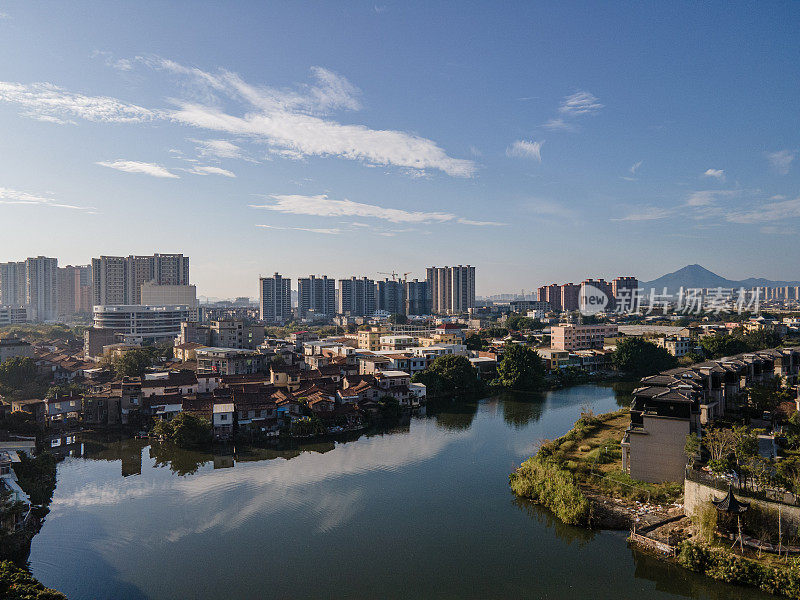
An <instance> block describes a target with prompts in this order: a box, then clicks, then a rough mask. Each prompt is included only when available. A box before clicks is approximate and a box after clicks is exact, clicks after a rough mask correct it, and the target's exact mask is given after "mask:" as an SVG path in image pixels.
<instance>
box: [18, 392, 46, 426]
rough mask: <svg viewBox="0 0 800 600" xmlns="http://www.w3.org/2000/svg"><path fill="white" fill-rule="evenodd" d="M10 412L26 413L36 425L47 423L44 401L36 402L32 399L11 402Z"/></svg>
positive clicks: (36, 400)
mask: <svg viewBox="0 0 800 600" xmlns="http://www.w3.org/2000/svg"><path fill="white" fill-rule="evenodd" d="M11 412H12V413H15V412H25V413H28V414H29V415H30V416H31V417H33V420H34V421H35V422H37V423H42V424H43V423H45V422H46V421H47V405H46V403H45V402H44V400H38V399H34V398H31V399H27V400H12V401H11Z"/></svg>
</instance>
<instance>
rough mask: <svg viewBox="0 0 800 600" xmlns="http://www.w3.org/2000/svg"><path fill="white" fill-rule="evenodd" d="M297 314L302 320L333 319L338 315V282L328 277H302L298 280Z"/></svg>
mask: <svg viewBox="0 0 800 600" xmlns="http://www.w3.org/2000/svg"><path fill="white" fill-rule="evenodd" d="M297 312H298V314H299V316H300V318H301V319H306V318H308V317H310V316H324V317H326V318H331V317H333V316H334V315H335V314H336V280H335V279H332V278H329V277H328V276H327V275H323V276H322V277H315V276H314V275H310V276H309V277H300V278H299V279H298V280H297Z"/></svg>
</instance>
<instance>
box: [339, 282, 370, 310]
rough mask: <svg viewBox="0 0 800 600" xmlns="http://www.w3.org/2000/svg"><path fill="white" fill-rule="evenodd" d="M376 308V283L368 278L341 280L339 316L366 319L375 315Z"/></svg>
mask: <svg viewBox="0 0 800 600" xmlns="http://www.w3.org/2000/svg"><path fill="white" fill-rule="evenodd" d="M376 308H377V306H376V303H375V281H373V280H372V279H369V278H367V277H361V278H358V277H351V278H350V279H340V280H339V298H338V306H337V307H336V310H337V312H338V313H339V314H341V315H350V316H353V317H364V316H369V315H372V314H374V313H375V309H376Z"/></svg>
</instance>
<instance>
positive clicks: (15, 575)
mask: <svg viewBox="0 0 800 600" xmlns="http://www.w3.org/2000/svg"><path fill="white" fill-rule="evenodd" d="M0 598H8V599H9V600H67V597H66V596H65V595H64V594H61V593H59V592H57V591H55V590H51V589H50V588H46V587H44V586H43V585H42V584H41V583H39V582H38V581H37V580H36V579H35V578H34V576H33V575H31V574H30V573H29V572H28V571H26V570H25V569H21V568H20V567H18V566H16V565H15V564H14V563H12V562H11V561H8V560H4V561H2V562H0Z"/></svg>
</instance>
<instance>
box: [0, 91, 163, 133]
mask: <svg viewBox="0 0 800 600" xmlns="http://www.w3.org/2000/svg"><path fill="white" fill-rule="evenodd" d="M0 102H11V103H13V104H18V105H20V106H22V107H23V109H24V112H23V114H24V115H25V116H28V117H32V118H35V119H39V120H48V121H52V122H56V123H66V122H69V121H68V120H69V118H70V117H76V118H80V119H85V120H87V121H93V122H98V123H140V122H143V121H151V120H154V119H157V118H160V117H161V116H162V115H161V113H160V112H159V111H153V110H149V109H147V108H143V107H141V106H137V105H135V104H126V103H124V102H120V101H119V100H117V99H115V98H108V97H106V96H85V95H83V94H74V93H72V92H67V91H65V90H63V89H62V88H60V87H57V86H55V85H52V84H49V83H32V84H30V85H23V84H21V83H11V82H5V81H0Z"/></svg>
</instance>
